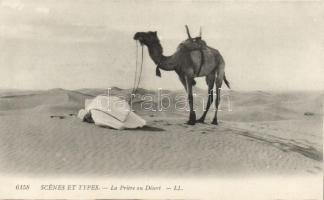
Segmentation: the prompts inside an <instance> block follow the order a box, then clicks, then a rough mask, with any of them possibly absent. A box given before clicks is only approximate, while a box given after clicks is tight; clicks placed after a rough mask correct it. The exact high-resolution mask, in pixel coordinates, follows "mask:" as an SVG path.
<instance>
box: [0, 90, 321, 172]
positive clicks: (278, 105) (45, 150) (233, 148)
mask: <svg viewBox="0 0 324 200" xmlns="http://www.w3.org/2000/svg"><path fill="white" fill-rule="evenodd" d="M110 92H111V94H112V95H119V96H120V95H121V96H125V97H126V98H128V94H129V92H130V90H124V89H120V88H112V89H111V91H110ZM137 92H138V93H137V94H138V96H136V98H135V99H134V100H133V109H134V110H135V112H137V113H138V114H139V115H141V116H142V117H143V118H145V119H146V120H147V121H148V126H147V127H144V128H142V129H136V130H123V131H117V130H112V129H108V128H102V127H97V126H95V125H93V124H88V123H85V122H81V121H79V120H78V119H77V118H76V117H75V116H74V115H75V114H76V113H77V111H78V110H79V109H80V108H83V107H84V101H85V99H87V98H92V97H93V96H96V95H99V94H104V93H107V90H104V89H80V90H74V91H72V90H64V89H52V90H48V91H16V90H12V91H9V90H6V91H2V93H1V94H0V117H1V121H0V137H1V143H0V160H1V162H0V163H1V164H0V168H1V171H3V172H5V173H15V174H17V173H18V174H19V173H24V174H26V173H27V174H82V175H93V174H97V175H110V176H113V175H115V176H118V175H141V174H147V175H149V174H161V175H212V174H214V175H219V176H222V175H236V174H269V173H270V174H271V173H272V174H296V173H298V174H314V173H321V171H322V166H321V163H322V159H323V155H322V152H323V145H322V128H323V125H322V123H323V121H322V116H323V113H322V110H323V97H324V92H263V91H252V92H239V91H223V94H225V96H226V97H223V101H222V102H223V104H222V106H221V109H222V111H220V114H219V119H220V120H221V122H220V125H219V126H213V125H211V124H209V123H210V121H211V119H212V117H213V112H210V113H209V114H208V117H207V119H206V124H197V125H196V126H188V125H186V124H184V122H185V121H186V120H187V115H188V113H187V112H183V111H179V110H176V109H174V102H175V98H176V97H178V96H179V95H184V92H183V91H162V92H163V94H168V95H169V96H170V97H171V105H170V108H169V109H166V110H165V111H164V112H156V111H152V110H143V109H141V107H142V103H143V102H144V100H143V99H142V97H143V96H144V95H151V96H152V97H154V98H153V100H152V101H153V103H152V105H153V107H152V108H153V109H155V110H156V109H158V106H160V103H161V102H160V101H159V99H158V98H157V95H158V94H157V91H150V90H145V89H139V90H138V91H137ZM195 92H196V94H197V96H199V98H198V97H197V101H196V108H197V115H198V116H199V115H200V114H201V113H202V109H203V108H202V106H201V105H200V103H201V102H202V100H203V98H200V97H201V96H203V97H204V99H205V98H206V97H207V92H206V91H205V90H201V89H197V88H196V89H195ZM226 98H227V99H226ZM164 101H165V100H164ZM165 103H169V102H168V101H165V102H164V104H165ZM228 103H230V108H229V104H228ZM305 113H308V114H305Z"/></svg>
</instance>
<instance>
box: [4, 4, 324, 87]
mask: <svg viewBox="0 0 324 200" xmlns="http://www.w3.org/2000/svg"><path fill="white" fill-rule="evenodd" d="M323 22H324V2H323V1H308V2H307V1H294V2H293V1H285V2H283V1H281V2H276V1H272V2H267V1H261V2H260V1H259V2H256V1H245V2H243V1H239V0H238V1H230V2H223V1H215V2H210V1H208V2H201V1H200V2H198V1H177V2H176V1H148V0H142V1H139V0H138V1H136V0H133V1H122V0H115V1H103V0H92V1H86V0H61V1H55V0H38V1H35V0H28V1H23V0H2V1H0V49H1V53H0V69H1V71H0V88H16V89H51V88H66V89H78V88H107V87H111V86H116V87H121V88H131V87H132V85H133V81H134V73H135V66H136V65H135V62H136V43H135V41H134V40H133V35H134V34H135V33H136V32H138V31H157V32H158V36H159V38H160V40H161V44H162V46H163V49H164V54H165V55H170V54H172V53H174V51H175V50H176V48H177V46H178V44H179V43H180V42H181V41H183V40H185V39H186V37H187V36H186V32H185V28H184V25H185V24H188V25H189V28H190V31H191V35H193V36H195V35H198V33H199V27H202V34H203V39H204V40H205V41H206V42H207V43H208V45H209V46H212V47H214V48H216V49H218V50H219V51H220V52H221V54H222V55H223V57H224V59H225V62H226V67H225V71H226V76H227V79H228V80H229V81H230V82H231V85H232V89H235V90H323V89H324V78H323V77H324V66H323V63H324V56H323V52H324V34H323V33H324V27H323V24H324V23H323ZM197 86H198V87H201V88H206V85H205V81H204V78H199V79H198V85H197ZM140 87H143V88H148V89H157V88H164V89H181V88H182V85H181V84H180V82H179V80H178V78H177V75H176V74H175V73H174V72H165V71H162V78H158V77H156V76H155V66H154V63H153V62H152V60H151V59H150V58H149V56H148V52H147V49H146V48H145V49H144V65H143V74H142V79H141V83H140Z"/></svg>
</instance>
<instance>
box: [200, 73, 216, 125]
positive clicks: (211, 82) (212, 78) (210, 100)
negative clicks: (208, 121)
mask: <svg viewBox="0 0 324 200" xmlns="http://www.w3.org/2000/svg"><path fill="white" fill-rule="evenodd" d="M206 83H207V85H208V101H207V105H206V109H205V111H204V113H203V115H202V116H201V117H200V118H199V119H198V120H197V122H199V123H204V121H205V118H206V115H207V112H208V110H209V108H210V105H211V104H212V103H213V87H214V83H215V74H214V73H211V74H209V75H208V76H206Z"/></svg>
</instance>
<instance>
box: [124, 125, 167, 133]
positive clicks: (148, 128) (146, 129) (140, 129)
mask: <svg viewBox="0 0 324 200" xmlns="http://www.w3.org/2000/svg"><path fill="white" fill-rule="evenodd" d="M125 130H132V131H152V132H161V131H165V129H163V128H158V127H154V126H144V127H142V128H136V129H125Z"/></svg>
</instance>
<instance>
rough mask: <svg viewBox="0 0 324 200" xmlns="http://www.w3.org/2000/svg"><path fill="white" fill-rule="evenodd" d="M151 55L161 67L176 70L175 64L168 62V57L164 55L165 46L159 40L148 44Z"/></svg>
mask: <svg viewBox="0 0 324 200" xmlns="http://www.w3.org/2000/svg"><path fill="white" fill-rule="evenodd" d="M147 48H148V51H149V54H150V57H151V58H152V60H153V61H154V63H155V64H156V65H158V67H159V68H160V69H163V70H166V71H171V70H174V65H171V64H169V63H168V58H169V57H166V56H164V55H163V48H162V46H161V44H160V42H159V41H156V42H154V43H152V44H149V45H147Z"/></svg>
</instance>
